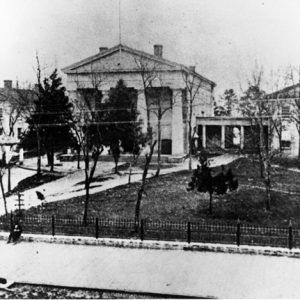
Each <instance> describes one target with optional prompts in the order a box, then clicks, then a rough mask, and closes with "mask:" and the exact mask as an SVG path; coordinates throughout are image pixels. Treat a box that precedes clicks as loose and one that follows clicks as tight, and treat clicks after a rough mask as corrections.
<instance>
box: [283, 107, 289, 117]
mask: <svg viewBox="0 0 300 300" xmlns="http://www.w3.org/2000/svg"><path fill="white" fill-rule="evenodd" d="M281 114H282V116H284V117H288V116H289V114H290V107H289V106H288V105H283V106H282V109H281Z"/></svg>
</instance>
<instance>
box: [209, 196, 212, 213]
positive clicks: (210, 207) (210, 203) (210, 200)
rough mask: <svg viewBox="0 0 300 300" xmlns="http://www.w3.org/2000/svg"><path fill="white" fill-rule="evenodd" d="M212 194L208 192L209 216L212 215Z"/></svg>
mask: <svg viewBox="0 0 300 300" xmlns="http://www.w3.org/2000/svg"><path fill="white" fill-rule="evenodd" d="M212 194H213V193H212V192H209V214H210V215H211V214H212Z"/></svg>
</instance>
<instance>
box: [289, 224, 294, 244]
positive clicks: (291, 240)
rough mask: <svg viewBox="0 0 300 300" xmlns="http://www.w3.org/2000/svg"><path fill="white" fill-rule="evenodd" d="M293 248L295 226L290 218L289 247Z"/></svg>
mask: <svg viewBox="0 0 300 300" xmlns="http://www.w3.org/2000/svg"><path fill="white" fill-rule="evenodd" d="M292 248H293V226H292V221H291V220H290V223H289V249H290V250H292Z"/></svg>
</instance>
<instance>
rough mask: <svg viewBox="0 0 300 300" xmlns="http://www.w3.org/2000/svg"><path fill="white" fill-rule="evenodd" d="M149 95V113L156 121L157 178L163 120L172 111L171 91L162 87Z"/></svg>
mask: <svg viewBox="0 0 300 300" xmlns="http://www.w3.org/2000/svg"><path fill="white" fill-rule="evenodd" d="M148 95H149V98H150V99H149V111H150V113H152V114H153V115H154V116H155V117H156V120H157V170H156V174H155V176H156V177H157V176H159V173H160V168H161V146H162V145H161V144H162V126H163V125H164V124H163V123H164V121H163V118H164V116H165V115H166V113H167V112H168V111H170V110H172V107H173V106H174V103H173V100H172V98H173V99H174V97H172V91H171V90H170V89H169V88H167V87H164V86H163V84H162V85H161V87H156V88H151V91H149V92H148Z"/></svg>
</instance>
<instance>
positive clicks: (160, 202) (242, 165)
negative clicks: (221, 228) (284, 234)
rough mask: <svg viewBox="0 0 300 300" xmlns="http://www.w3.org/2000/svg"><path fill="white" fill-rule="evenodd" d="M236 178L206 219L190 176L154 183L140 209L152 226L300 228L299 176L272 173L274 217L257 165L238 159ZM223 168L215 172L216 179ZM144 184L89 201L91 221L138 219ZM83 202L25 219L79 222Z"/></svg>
mask: <svg viewBox="0 0 300 300" xmlns="http://www.w3.org/2000/svg"><path fill="white" fill-rule="evenodd" d="M230 166H231V168H232V170H233V172H234V174H235V175H236V176H237V177H238V180H239V184H240V187H239V189H238V191H236V192H232V193H228V194H226V195H223V196H214V198H213V214H212V215H209V213H208V204H209V197H208V195H207V194H203V193H199V192H194V191H191V192H187V190H186V187H187V184H188V182H189V181H190V178H191V172H189V171H181V172H176V173H172V174H167V175H162V176H160V177H159V178H151V179H149V180H148V182H147V187H146V194H145V195H144V196H143V200H142V205H141V217H142V218H144V219H148V220H169V221H202V220H210V221H215V222H220V221H221V222H223V221H225V222H235V221H236V220H237V219H238V218H239V219H240V220H241V221H242V222H247V223H253V224H260V225H284V226H286V225H287V224H288V223H289V220H290V219H291V220H293V221H295V222H296V223H298V220H299V223H300V205H299V204H300V173H298V172H295V171H290V170H287V169H286V168H284V167H274V168H273V181H272V188H273V190H272V202H271V211H266V210H265V209H264V200H265V191H264V184H263V181H262V179H260V177H259V167H258V163H257V162H255V161H252V160H251V159H247V158H240V159H238V160H236V161H234V162H233V163H231V164H230ZM218 171H220V168H216V169H214V170H213V172H214V173H216V172H218ZM139 185H140V183H132V184H131V185H124V186H119V187H116V188H113V189H110V190H107V191H104V192H100V193H97V194H94V195H91V198H90V204H89V216H94V217H96V216H97V217H99V218H134V210H135V203H136V199H137V189H138V187H139ZM83 203H84V196H81V197H77V198H74V199H70V200H65V201H59V202H52V203H48V204H47V205H46V206H45V207H44V208H42V207H32V208H30V209H29V210H28V211H27V212H26V215H36V214H43V215H61V216H69V217H71V216H74V215H78V216H81V215H82V212H83Z"/></svg>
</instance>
